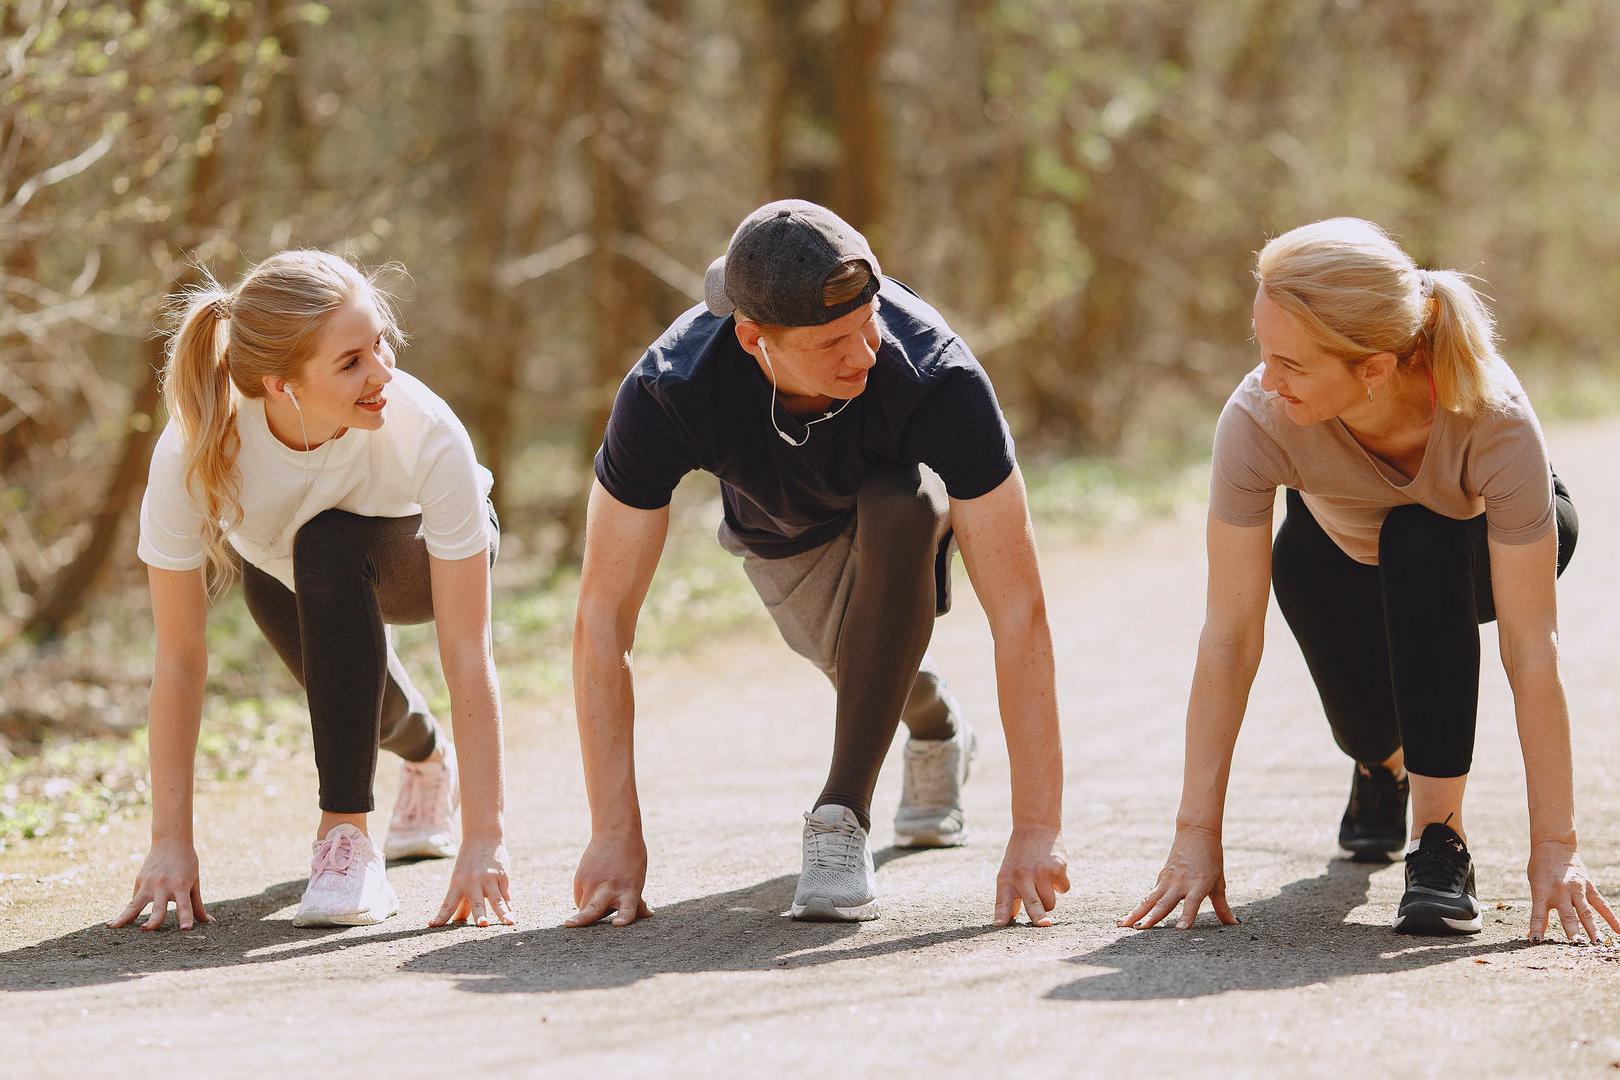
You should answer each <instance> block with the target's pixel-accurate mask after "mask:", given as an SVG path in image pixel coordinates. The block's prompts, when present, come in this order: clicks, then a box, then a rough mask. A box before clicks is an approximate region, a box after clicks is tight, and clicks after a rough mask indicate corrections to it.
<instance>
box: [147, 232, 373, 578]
mask: <svg viewBox="0 0 1620 1080" xmlns="http://www.w3.org/2000/svg"><path fill="white" fill-rule="evenodd" d="M389 269H392V267H385V268H383V269H382V270H377V271H372V272H370V273H363V272H361V271H360V270H359V269H358V268H356V267H355V266H354V265H353V264H352V263H350V262H348V261H347V260H345V259H343V258H341V257H340V256H337V255H333V254H332V253H330V252H326V251H310V250H300V251H283V252H280V253H278V254H275V255H272V256H270V257H269V258H268V259H266V260H264V261H263V262H261V263H259V265H257V266H255V267H254V268H253V269H252V270H250V271H248V273H247V275H246V276H245V277H243V279H242V281H241V282H240V283H239V284H238V285H237V286H236V288H235V289H227V288H224V287H223V286H221V285H220V284H219V282H217V281H215V280H214V278H213V277H212V276H211V275H210V274H208V272H207V271H206V270H205V271H203V277H204V283H203V284H202V285H200V286H197V287H195V288H192V289H187V290H186V291H185V292H182V293H180V294H179V295H177V296H174V297H171V298H170V306H171V308H172V310H173V311H174V312H175V315H176V325H175V328H174V330H173V332H172V333H171V334H170V337H169V342H168V348H167V361H166V363H165V364H164V368H163V398H164V402H165V403H166V404H167V406H168V410H169V417H170V419H171V420H172V421H173V422H174V423H177V424H179V425H180V435H181V441H182V444H183V445H184V447H185V462H186V464H185V478H186V489H187V490H188V491H189V492H190V493H191V495H192V497H193V498H195V499H196V500H197V502H198V504H199V506H200V507H201V509H202V511H203V553H204V558H205V561H206V563H207V569H208V578H209V594H210V595H211V596H217V595H218V594H219V593H220V592H222V591H223V590H224V589H225V587H226V586H227V585H229V584H230V581H231V578H232V576H233V575H234V573H235V569H236V564H235V560H234V559H233V558H232V556H231V552H230V549H229V547H228V545H227V544H226V541H225V537H226V535H227V534H228V533H229V532H230V531H231V530H233V529H235V528H236V527H237V526H238V525H240V524H241V522H242V503H241V485H242V478H241V476H240V475H239V474H238V472H237V470H236V455H237V451H238V450H239V449H240V448H241V440H240V439H239V438H238V436H237V433H236V397H235V395H237V394H240V395H241V396H242V397H245V398H260V397H263V396H264V380H265V378H266V377H270V378H278V379H287V380H289V381H292V380H296V379H297V378H298V375H299V373H300V372H301V371H302V370H303V367H304V364H305V362H306V361H308V360H309V358H310V353H311V352H312V350H313V349H314V347H315V343H316V342H317V341H318V340H319V339H320V333H321V330H322V329H323V328H324V327H325V326H326V322H327V320H328V319H329V318H330V317H331V316H332V314H333V313H334V312H336V311H337V310H338V309H339V308H341V307H343V305H344V304H346V303H348V302H349V301H350V300H351V299H353V298H355V297H357V296H364V297H367V298H369V299H371V300H372V301H373V302H374V303H375V304H376V307H377V313H378V314H379V315H380V316H381V317H382V320H383V325H384V331H383V332H384V334H386V335H387V336H388V338H389V339H390V340H391V341H392V342H393V343H394V344H395V345H396V347H397V346H399V345H402V344H403V341H402V339H401V337H400V333H399V323H398V320H397V318H396V316H395V314H394V310H393V306H392V304H391V303H390V299H391V298H390V297H389V296H388V294H387V293H386V292H384V291H383V290H382V289H381V288H380V287H378V285H377V281H378V278H379V276H380V275H381V274H382V273H383V272H384V271H386V270H389ZM233 391H234V393H233Z"/></svg>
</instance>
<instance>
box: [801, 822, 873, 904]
mask: <svg viewBox="0 0 1620 1080" xmlns="http://www.w3.org/2000/svg"><path fill="white" fill-rule="evenodd" d="M788 914H789V915H790V916H792V917H793V918H795V919H803V920H806V921H808V922H865V921H866V920H868V919H875V918H877V916H878V901H877V871H876V870H875V869H874V867H873V866H872V850H871V847H870V846H869V845H868V844H867V841H866V830H865V829H863V828H861V823H860V819H859V818H857V817H856V816H855V811H853V810H851V809H850V808H849V807H847V806H838V805H835V804H833V803H827V804H825V805H823V806H818V807H816V809H815V812H814V813H811V814H806V815H804V870H803V871H802V872H801V873H800V874H799V887H798V889H797V890H796V891H795V892H794V893H793V908H792V910H790V911H789V912H788Z"/></svg>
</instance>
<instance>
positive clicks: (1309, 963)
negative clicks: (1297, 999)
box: [1046, 858, 1534, 1001]
mask: <svg viewBox="0 0 1620 1080" xmlns="http://www.w3.org/2000/svg"><path fill="white" fill-rule="evenodd" d="M1386 865H1388V864H1380V863H1358V862H1351V861H1349V860H1347V859H1339V858H1335V859H1333V860H1331V861H1330V862H1329V863H1328V864H1327V869H1326V870H1325V871H1324V872H1323V873H1321V874H1319V875H1318V876H1316V877H1314V878H1306V879H1303V880H1300V881H1296V882H1294V883H1292V884H1290V885H1286V886H1284V887H1283V889H1282V891H1281V892H1279V893H1277V895H1276V896H1272V897H1269V898H1267V899H1264V900H1259V901H1256V902H1255V903H1253V904H1248V905H1246V906H1244V907H1241V908H1237V909H1234V910H1235V913H1236V914H1237V916H1238V918H1239V919H1241V920H1243V921H1242V922H1241V923H1240V924H1239V925H1237V926H1218V925H1216V924H1215V923H1214V922H1213V919H1214V916H1213V915H1211V914H1210V913H1209V911H1208V910H1207V907H1208V905H1205V907H1206V910H1205V911H1204V913H1203V914H1202V915H1201V916H1200V917H1199V920H1198V925H1197V926H1196V927H1194V928H1193V929H1191V930H1176V929H1174V921H1173V920H1166V921H1165V922H1164V923H1161V924H1160V925H1159V926H1158V927H1155V928H1154V929H1152V930H1142V931H1128V932H1126V934H1125V936H1124V937H1121V938H1119V939H1118V940H1116V941H1114V942H1112V943H1111V944H1108V945H1105V946H1103V947H1102V948H1100V949H1096V950H1094V951H1092V952H1089V953H1085V954H1084V955H1081V956H1076V957H1072V958H1071V959H1070V960H1069V963H1071V964H1083V965H1085V966H1086V967H1097V968H1108V969H1110V970H1108V971H1106V972H1104V973H1102V974H1096V975H1089V976H1087V977H1085V978H1082V979H1079V980H1077V981H1075V982H1072V983H1067V984H1065V985H1063V986H1059V987H1057V988H1056V989H1054V990H1052V991H1051V992H1050V993H1049V994H1047V995H1046V996H1047V997H1048V998H1050V999H1052V1000H1057V1001H1150V1000H1157V999H1175V998H1194V997H1207V996H1210V995H1213V994H1223V993H1226V992H1227V991H1232V990H1289V989H1294V988H1298V987H1308V986H1313V985H1316V984H1323V983H1328V982H1331V981H1332V980H1334V979H1342V978H1346V977H1349V976H1355V975H1390V974H1397V973H1399V972H1403V971H1414V970H1417V969H1420V968H1426V967H1430V966H1432V965H1435V964H1447V963H1453V962H1455V961H1457V960H1460V959H1469V958H1477V959H1483V958H1485V957H1488V956H1490V955H1491V954H1493V953H1505V952H1513V951H1517V950H1518V949H1520V948H1533V947H1534V946H1532V945H1530V943H1529V942H1527V941H1523V940H1522V939H1518V938H1516V937H1515V938H1510V939H1509V940H1507V941H1502V940H1497V939H1493V938H1492V937H1491V934H1490V927H1491V925H1492V915H1493V913H1492V912H1491V911H1490V910H1489V909H1487V910H1486V912H1485V920H1486V932H1485V934H1484V935H1483V937H1482V936H1470V937H1414V936H1407V935H1401V934H1396V933H1395V932H1394V931H1393V930H1391V929H1390V928H1389V926H1388V925H1385V924H1379V925H1368V924H1365V923H1352V922H1346V921H1345V918H1346V916H1348V915H1349V914H1350V912H1351V911H1353V910H1354V909H1356V908H1358V907H1360V906H1361V905H1362V904H1364V903H1366V901H1367V893H1368V891H1369V879H1370V877H1371V876H1372V874H1373V873H1374V872H1375V871H1377V870H1379V869H1381V868H1382V867H1384V866H1386Z"/></svg>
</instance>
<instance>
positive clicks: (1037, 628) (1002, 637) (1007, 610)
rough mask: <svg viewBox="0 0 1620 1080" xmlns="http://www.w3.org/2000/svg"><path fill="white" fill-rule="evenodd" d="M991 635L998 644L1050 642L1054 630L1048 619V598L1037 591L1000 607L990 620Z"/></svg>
mask: <svg viewBox="0 0 1620 1080" xmlns="http://www.w3.org/2000/svg"><path fill="white" fill-rule="evenodd" d="M990 635H991V637H993V638H994V639H995V640H996V642H997V643H998V644H1017V645H1025V644H1027V643H1029V642H1033V641H1039V640H1046V641H1050V639H1051V636H1052V630H1051V626H1050V625H1049V624H1048V622H1047V618H1046V597H1045V596H1044V595H1043V594H1042V593H1041V591H1040V590H1039V589H1036V590H1034V591H1032V592H1031V593H1030V594H1029V595H1027V596H1023V597H1019V598H1018V600H1017V601H1015V602H1013V603H1007V604H1001V605H999V606H998V607H997V609H996V611H995V612H994V613H993V615H992V616H991V619H990Z"/></svg>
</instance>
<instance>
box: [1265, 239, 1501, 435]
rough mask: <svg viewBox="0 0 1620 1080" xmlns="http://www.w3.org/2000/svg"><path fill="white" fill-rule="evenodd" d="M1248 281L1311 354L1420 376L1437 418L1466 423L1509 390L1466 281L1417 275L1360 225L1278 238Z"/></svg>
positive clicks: (1483, 311) (1490, 328) (1486, 318)
mask: <svg viewBox="0 0 1620 1080" xmlns="http://www.w3.org/2000/svg"><path fill="white" fill-rule="evenodd" d="M1255 278H1256V279H1257V280H1258V281H1259V283H1260V288H1261V289H1262V290H1264V291H1265V294H1266V296H1267V297H1269V298H1270V299H1271V301H1272V302H1273V303H1275V304H1277V305H1278V306H1279V307H1281V308H1283V309H1284V310H1286V311H1288V312H1289V313H1290V314H1291V315H1293V316H1294V317H1295V319H1297V320H1298V321H1299V323H1300V325H1301V326H1302V327H1303V328H1304V330H1305V332H1306V333H1307V334H1308V335H1309V336H1310V338H1311V340H1312V341H1313V342H1314V343H1315V344H1316V345H1317V346H1318V347H1319V348H1321V349H1322V350H1323V351H1324V352H1326V353H1328V354H1329V355H1330V356H1335V357H1337V358H1338V359H1340V360H1342V361H1344V363H1346V364H1348V365H1350V366H1351V367H1355V366H1357V365H1359V364H1360V363H1361V362H1362V361H1363V360H1365V359H1367V357H1369V356H1373V355H1375V354H1377V353H1390V354H1392V355H1393V356H1394V357H1395V358H1396V359H1397V360H1398V361H1399V367H1398V368H1397V370H1398V371H1399V372H1401V373H1403V374H1404V373H1406V372H1409V371H1410V370H1411V369H1413V368H1414V367H1425V366H1426V367H1427V368H1428V370H1429V373H1430V374H1431V375H1433V377H1434V387H1435V395H1436V398H1437V401H1438V403H1439V405H1440V407H1442V408H1445V409H1449V410H1451V411H1452V412H1456V413H1461V414H1463V415H1465V416H1474V415H1477V414H1478V413H1479V412H1480V411H1481V410H1482V409H1484V408H1486V407H1491V406H1496V405H1500V404H1501V403H1502V402H1503V401H1505V400H1506V399H1507V397H1508V395H1509V393H1510V392H1511V391H1512V388H1513V387H1514V386H1516V385H1517V382H1516V380H1515V379H1514V377H1513V373H1512V372H1511V371H1510V370H1509V369H1508V366H1507V364H1506V362H1504V361H1503V359H1502V357H1501V354H1500V353H1498V352H1497V349H1496V329H1495V320H1494V319H1493V318H1492V316H1491V312H1490V309H1489V308H1488V307H1486V306H1485V303H1484V301H1483V300H1482V299H1481V298H1480V296H1479V294H1478V293H1477V292H1476V291H1475V290H1474V288H1473V286H1471V285H1470V284H1469V283H1468V278H1467V276H1466V275H1463V274H1459V273H1457V272H1456V271H1454V270H1423V269H1420V268H1419V267H1418V265H1417V263H1415V262H1414V261H1413V260H1412V257H1411V256H1410V255H1408V254H1407V253H1406V252H1405V251H1402V250H1401V248H1400V246H1399V245H1398V244H1396V243H1395V241H1394V240H1392V239H1390V237H1389V235H1388V234H1387V233H1385V232H1384V230H1382V229H1380V228H1379V227H1378V226H1377V225H1374V224H1373V223H1372V222H1370V221H1363V220H1361V219H1360V218H1329V219H1328V220H1326V221H1318V222H1314V223H1312V224H1310V225H1302V226H1300V227H1299V228H1297V229H1293V230H1291V231H1289V232H1286V233H1284V234H1282V235H1281V236H1279V237H1277V238H1276V239H1274V240H1272V241H1271V242H1270V243H1268V244H1267V245H1266V246H1265V247H1264V248H1263V249H1262V250H1261V252H1260V255H1259V258H1258V260H1257V262H1256V266H1255Z"/></svg>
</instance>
